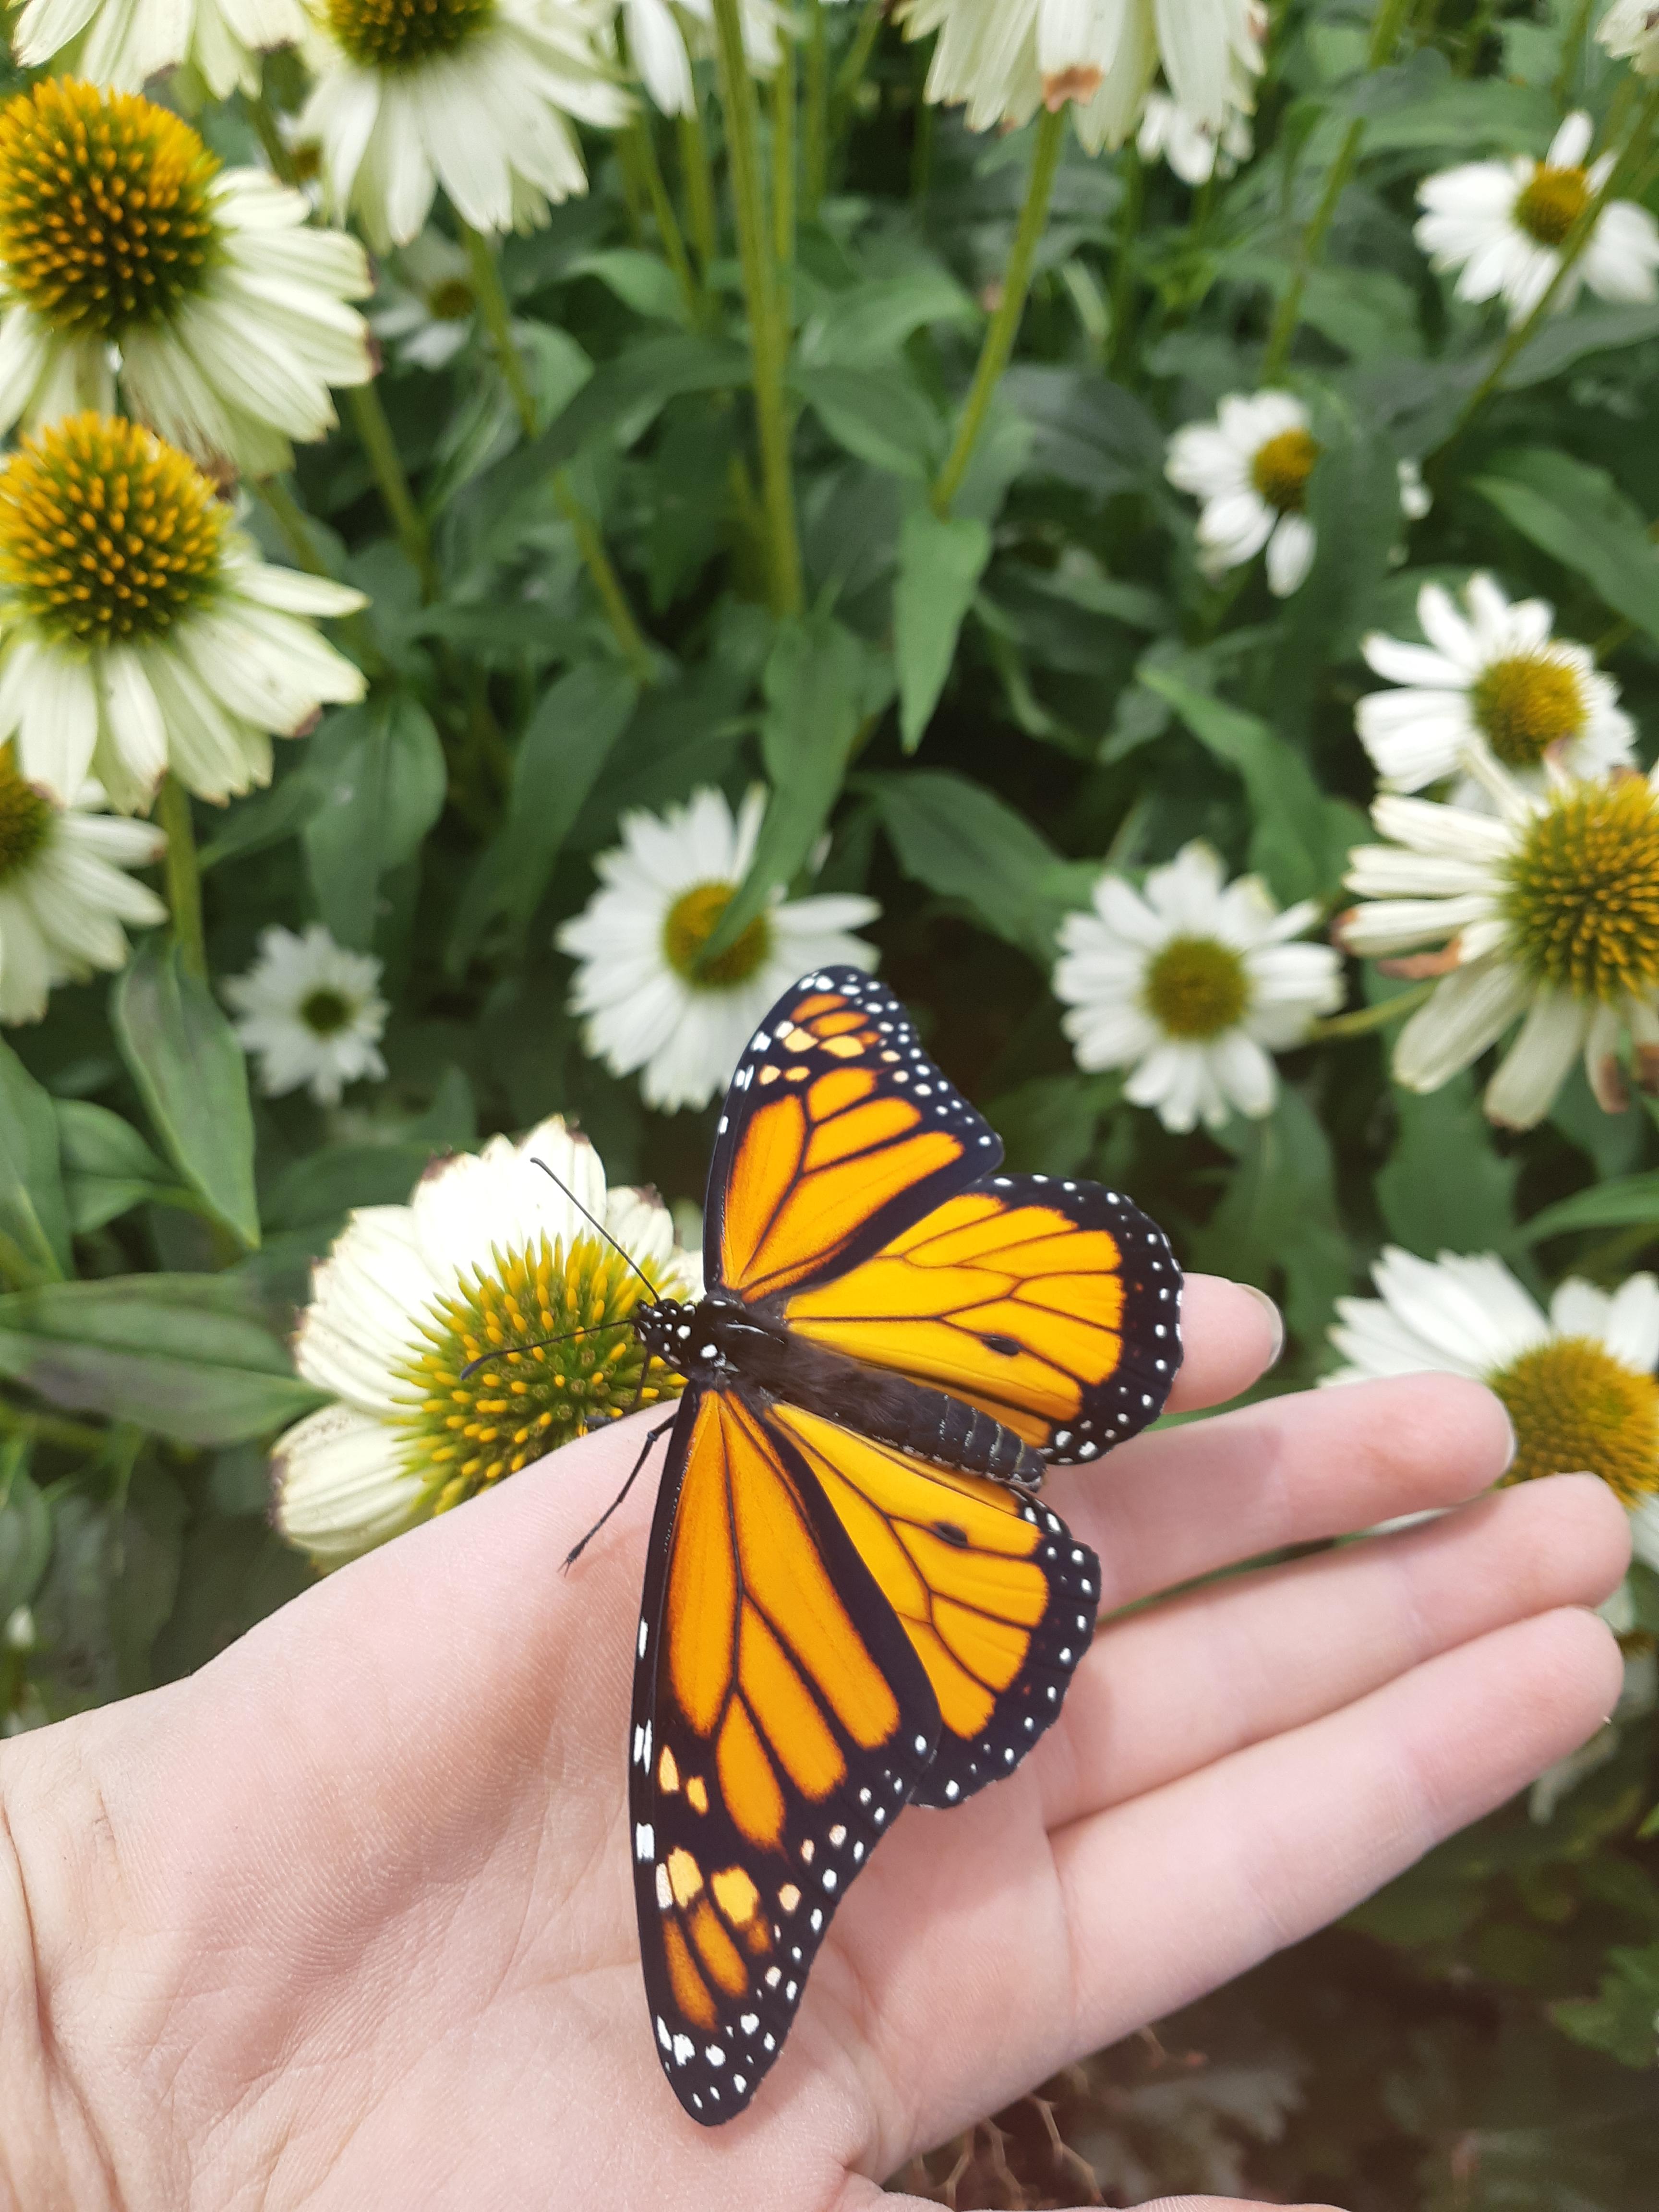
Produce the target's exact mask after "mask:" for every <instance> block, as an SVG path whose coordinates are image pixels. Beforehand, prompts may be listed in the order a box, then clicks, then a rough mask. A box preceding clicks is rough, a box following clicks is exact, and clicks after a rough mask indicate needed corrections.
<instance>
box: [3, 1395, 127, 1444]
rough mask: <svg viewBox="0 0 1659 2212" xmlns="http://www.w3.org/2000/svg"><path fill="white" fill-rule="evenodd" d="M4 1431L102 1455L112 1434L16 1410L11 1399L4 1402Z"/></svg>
mask: <svg viewBox="0 0 1659 2212" xmlns="http://www.w3.org/2000/svg"><path fill="white" fill-rule="evenodd" d="M0 1430H9V1431H10V1432H11V1433H12V1434H13V1435H14V1436H20V1437H37V1438H38V1439H39V1440H40V1443H43V1444H61V1445H63V1447H64V1449H65V1450H67V1451H101V1450H102V1449H103V1448H104V1444H105V1443H106V1440H107V1437H108V1434H109V1431H107V1430H106V1429H94V1428H91V1427H89V1426H88V1425H87V1423H86V1422H84V1421H66V1420H64V1419H63V1418H62V1417H61V1415H59V1414H57V1413H33V1412H32V1411H31V1410H30V1409H29V1408H28V1407H25V1406H14V1405H13V1404H12V1402H11V1401H10V1399H9V1398H0Z"/></svg>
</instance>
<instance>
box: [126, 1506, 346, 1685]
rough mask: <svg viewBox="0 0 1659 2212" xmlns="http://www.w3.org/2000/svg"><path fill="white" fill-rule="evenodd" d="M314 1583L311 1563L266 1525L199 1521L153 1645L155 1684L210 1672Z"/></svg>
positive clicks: (259, 1523) (186, 1539) (251, 1522)
mask: <svg viewBox="0 0 1659 2212" xmlns="http://www.w3.org/2000/svg"><path fill="white" fill-rule="evenodd" d="M315 1580H316V1575H315V1573H314V1572H313V1569H312V1568H311V1566H310V1565H309V1564H308V1563H307V1561H306V1560H305V1559H302V1558H301V1555H300V1554H299V1553H297V1552H295V1550H294V1549H293V1548H292V1547H291V1546H289V1545H288V1544H285V1543H284V1542H283V1540H282V1538H281V1537H280V1536H278V1535H277V1534H276V1533H275V1531H274V1530H272V1529H270V1528H265V1527H264V1525H263V1524H262V1523H261V1522H258V1521H251V1520H238V1521H222V1520H218V1519H209V1520H203V1521H198V1522H197V1523H196V1525H195V1527H194V1528H191V1531H190V1533H189V1534H188V1535H187V1536H186V1537H185V1550H184V1559H183V1561H182V1563H181V1565H180V1570H179V1601H178V1604H177V1606H176V1607H174V1609H173V1614H172V1617H171V1618H170V1619H169V1620H168V1621H167V1625H166V1626H165V1627H164V1628H163V1629H162V1631H161V1634H160V1635H159V1636H158V1637H157V1638H156V1639H155V1650H154V1664H155V1679H156V1680H157V1681H159V1682H170V1681H175V1680H178V1678H179V1676H180V1675H183V1674H194V1672H195V1671H196V1669H197V1668H198V1667H205V1666H206V1664H207V1662H208V1661H209V1660H210V1659H214V1658H216V1657H217V1656H218V1655H219V1653H220V1652H222V1650H224V1649H225V1648H226V1646H227V1645H228V1644H234V1642H235V1641H236V1638H238V1637H239V1636H245V1635H246V1633H247V1632H248V1630H249V1629H250V1628H252V1626H253V1625H254V1623H255V1622H256V1621H258V1620H264V1618H265V1616H266V1615H267V1614H268V1613H275V1612H276V1608H277V1607H279V1606H283V1605H286V1604H287V1603H288V1601H289V1599H290V1598H294V1597H298V1595H300V1593H301V1590H303V1589H308V1588H309V1587H310V1585H311V1584H312V1583H313V1582H314V1581H315Z"/></svg>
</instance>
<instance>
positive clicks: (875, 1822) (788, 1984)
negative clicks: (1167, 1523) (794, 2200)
mask: <svg viewBox="0 0 1659 2212" xmlns="http://www.w3.org/2000/svg"><path fill="white" fill-rule="evenodd" d="M1099 1586H1100V1583H1099V1573H1098V1567H1097V1562H1096V1561H1095V1559H1094V1557H1093V1554H1092V1553H1090V1552H1089V1551H1088V1550H1087V1549H1086V1547H1083V1546H1081V1545H1078V1544H1075V1543H1073V1541H1072V1539H1071V1538H1070V1537H1069V1536H1068V1535H1067V1534H1066V1530H1065V1528H1063V1527H1062V1525H1061V1523H1060V1522H1059V1520H1058V1519H1057V1518H1056V1517H1055V1516H1054V1514H1052V1513H1050V1512H1049V1511H1048V1510H1047V1509H1046V1508H1045V1507H1042V1506H1039V1505H1033V1504H1030V1502H1029V1501H1027V1500H1026V1499H1024V1498H1020V1497H1018V1495H1017V1494H1015V1493H1014V1492H1010V1491H1009V1490H1007V1489H1006V1488H1004V1487H1002V1486H1000V1485H998V1484H996V1483H994V1482H989V1481H987V1480H982V1479H981V1478H979V1477H976V1476H971V1475H959V1474H954V1473H952V1472H951V1471H950V1470H948V1469H945V1468H931V1467H927V1466H925V1465H923V1464H922V1463H921V1462H918V1461H916V1460H914V1459H911V1458H908V1457H907V1456H906V1455H904V1454H903V1453H902V1452H898V1451H895V1450H892V1449H890V1448H889V1447H887V1446H885V1445H881V1444H874V1443H870V1442H869V1441H868V1440H867V1439H866V1438H865V1437H860V1436H858V1435H856V1434H854V1432H853V1431H850V1430H848V1429H844V1428H842V1427H841V1426H839V1425H837V1424H836V1423H835V1422H831V1421H827V1420H824V1419H822V1418H821V1417H819V1416H817V1415H813V1414H808V1413H801V1412H799V1410H798V1409H796V1408H794V1407H789V1406H786V1405H783V1404H781V1403H780V1404H767V1403H763V1401H760V1400H758V1399H756V1398H753V1397H751V1396H750V1395H748V1394H747V1393H745V1392H744V1391H743V1390H742V1389H741V1388H738V1389H735V1390H731V1391H727V1390H702V1389H693V1390H691V1391H690V1392H689V1393H688V1394H687V1395H686V1397H685V1399H684V1400H683V1401H682V1403H681V1408H680V1413H679V1415H678V1420H677V1423H676V1427H675V1432H674V1438H673V1443H672V1444H671V1448H670V1455H669V1463H668V1468H667V1470H666V1471H665V1474H664V1477H663V1483H662V1489H661V1492H660V1494H659V1500H658V1506H657V1516H656V1520H655V1523H654V1525H653V1531H652V1538H651V1558H650V1565H649V1567H648V1569H647V1577H646V1589H645V1599H644V1607H643V1611H642V1613H641V1623H640V1639H639V1646H638V1657H637V1663H636V1668H635V1694H634V1713H633V1749H632V1763H631V1765H630V1769H629V1806H630V1814H631V1826H632V1832H633V1837H634V1853H635V1859H634V1872H635V1899H636V1904H637V1906H638V1912H639V1923H640V1947H641V1960H642V1963H643V1966H644V1974H645V1984H646V1992H647V2000H648V2002H649V2004H650V2008H651V2016H652V2027H653V2034H654V2037H655V2039H656V2044H657V2050H658V2056H659V2058H660V2060H661V2063H662V2067H663V2070H664V2072H665V2075H667V2077H668V2080H669V2081H670V2082H671V2085H672V2087H673V2088H674V2091H675V2093H676V2094H677V2095H678V2098H679V2099H680V2101H681V2103H682V2104H683V2105H684V2106H685V2108H686V2110H687V2111H688V2112H690V2114H691V2116H692V2118H695V2119H697V2120H700V2121H702V2123H703V2124H705V2125H710V2126H712V2125H715V2124H719V2123H720V2122H721V2121H723V2120H727V2119H730V2118H732V2117H733V2116H734V2114H736V2113H737V2112H740V2111H741V2110H742V2109H743V2107H744V2106H745V2105H746V2104H747V2103H748V2102H749V2100H750V2098H751V2097H752V2096H753V2094H754V2093H755V2090H756V2087H757V2085H758V2083H759V2082H760V2081H761V2079H762V2078H763V2075H765V2073H766V2072H767V2071H768V2069H769V2068H770V2067H771V2065H772V2064H773V2063H774V2062H775V2058H776V2057H777V2053H778V2051H779V2050H780V2048H781V2045H782V2043H783V2040H784V2038H785V2036H786V2035H787V2033H788V2030H789V2027H790V2024H791V2022H792V2021H793V2017H794V2014H795V2010H796V2008H797V2005H798V2003H799V1996H800V1991H801V1988H802V1985H803V1984H804V1982H805V1977H806V1973H807V1970H808V1969H809V1967H810V1966H811V1962H812V1960H813V1957H814V1956H815V1954H816V1953H817V1949H818V1947H819V1945H820V1944H821V1943H822V1942H823V1937H824V1935H825V1933H826V1931H827V1929H828V1928H829V1923H830V1921H831V1920H832V1919H833V1917H834V1916H835V1913H836V1908H837V1907H838V1905H840V1903H841V1900H842V1898H843V1897H844V1896H845V1895H846V1893H847V1890H848V1887H849V1886H850V1884H851V1883H852V1881H854V1879H855V1878H856V1876H857V1875H858V1874H859V1872H860V1870H861V1869H862V1867H863V1866H864V1865H865V1863H866V1862H867V1860H868V1857H869V1854H870V1852H871V1850H872V1849H873V1848H874V1846H875V1844H877V1843H878V1841H879V1840H880V1838H881V1837H882V1835H883V1834H884V1832H885V1831H886V1830H887V1828H888V1827H889V1826H890V1825H891V1822H892V1820H893V1817H894V1815H895V1814H896V1813H897V1811H898V1810H899V1808H900V1807H901V1806H902V1805H903V1804H904V1803H905V1802H906V1801H907V1799H908V1798H910V1797H912V1796H916V1797H918V1798H919V1799H921V1802H930V1803H939V1804H952V1803H956V1802H959V1801H960V1799H961V1798H963V1797H964V1796H969V1795H970V1794H971V1792H972V1791H973V1790H976V1789H978V1788H980V1787H981V1785H982V1784H984V1783H986V1782H987V1781H990V1780H993V1779H994V1778H996V1776H997V1775H999V1774H1001V1773H1004V1772H1006V1771H1009V1770H1010V1769H1011V1768H1012V1766H1013V1765H1015V1764H1016V1763H1017V1761H1018V1758H1019V1757H1020V1756H1022V1755H1023V1753H1024V1751H1025V1750H1027V1749H1028V1748H1029V1747H1030V1744H1031V1743H1032V1742H1034V1741H1036V1737H1037V1735H1040V1734H1041V1733H1042V1729H1044V1728H1046V1727H1047V1726H1048V1723H1050V1722H1051V1721H1052V1720H1053V1719H1054V1717H1055V1715H1056V1714H1057V1712H1058V1711H1059V1709H1060V1699H1061V1697H1062V1696H1063V1694H1064V1687H1065V1680H1066V1675H1067V1674H1069V1673H1070V1670H1071V1668H1073V1666H1074V1665H1075V1664H1076V1662H1077V1660H1078V1659H1079V1657H1080V1656H1081V1655H1082V1652H1083V1651H1084V1650H1085V1649H1086V1647H1087V1643H1088V1636H1089V1632H1090V1630H1091V1627H1092V1625H1093V1620H1094V1611H1095V1604H1096V1601H1097V1592H1098V1589H1099Z"/></svg>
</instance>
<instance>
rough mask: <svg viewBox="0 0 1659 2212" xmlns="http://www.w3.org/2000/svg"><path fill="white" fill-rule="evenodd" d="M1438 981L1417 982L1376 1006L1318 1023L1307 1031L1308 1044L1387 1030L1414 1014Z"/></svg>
mask: <svg viewBox="0 0 1659 2212" xmlns="http://www.w3.org/2000/svg"><path fill="white" fill-rule="evenodd" d="M1437 981H1439V978H1438V977H1434V978H1432V979H1431V981H1428V982H1426V983H1414V984H1413V986H1412V987H1411V989H1410V990H1409V991H1396V992H1395V994H1394V996H1393V998H1391V999H1379V1000H1377V1002H1376V1005H1375V1006H1360V1007H1358V1009H1357V1010H1356V1011H1355V1012H1353V1013H1352V1014H1335V1015H1333V1016H1332V1018H1331V1019H1330V1020H1329V1021H1326V1022H1315V1023H1314V1024H1313V1025H1312V1027H1311V1028H1310V1030H1309V1031H1308V1042H1310V1044H1328V1043H1331V1042H1334V1041H1335V1040H1336V1039H1337V1038H1339V1037H1357V1036H1370V1033H1371V1031H1372V1030H1385V1029H1387V1028H1388V1026H1389V1024H1390V1023H1391V1022H1397V1021H1401V1020H1402V1019H1403V1018H1405V1016H1406V1015H1407V1014H1410V1013H1414V1012H1416V1010H1417V1009H1418V1007H1419V1006H1421V1005H1422V1004H1423V1002H1424V1000H1425V999H1426V998H1427V997H1428V995H1429V994H1430V992H1431V991H1432V990H1433V989H1434V987H1435V984H1436V983H1437Z"/></svg>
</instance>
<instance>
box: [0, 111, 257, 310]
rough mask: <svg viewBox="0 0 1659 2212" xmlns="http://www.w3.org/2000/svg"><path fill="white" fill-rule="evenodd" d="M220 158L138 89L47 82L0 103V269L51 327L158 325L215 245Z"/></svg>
mask: <svg viewBox="0 0 1659 2212" xmlns="http://www.w3.org/2000/svg"><path fill="white" fill-rule="evenodd" d="M218 168H219V163H218V161H217V160H216V157H215V156H214V155H211V154H210V153H209V151H208V149H207V148H206V147H205V146H204V144H203V143H202V141H201V140H200V138H198V137H197V135H196V133H195V131H192V130H191V128H190V126H189V125H188V124H186V123H181V122H180V121H179V118H178V117H177V116H176V115H169V114H168V112H167V110H166V108H164V107H157V106H155V103H154V102H153V101H152V100H144V99H142V98H140V97H139V95H138V94H136V93H127V92H107V91H104V90H101V89H100V88H98V87H96V86H94V85H89V84H79V83H77V82H75V80H74V79H73V78H69V77H48V78H46V80H45V81H44V82H41V83H40V84H37V85H36V86H35V87H34V88H33V91H32V92H21V93H19V94H17V96H16V97H15V99H13V100H8V101H7V103H6V105H5V106H4V107H3V108H0V263H3V264H4V271H5V280H6V283H7V285H8V286H9V289H10V290H11V291H12V292H13V293H14V294H15V296H16V297H17V298H19V299H21V300H22V301H25V302H27V305H28V306H29V307H32V308H33V310H34V312H35V313H36V314H38V315H39V316H40V318H41V319H42V320H43V321H45V322H46V323H49V324H50V325H52V328H53V329H54V330H57V331H65V332H67V333H69V334H70V335H72V336H74V337H111V336H115V335H118V334H119V332H121V331H124V330H128V329H131V327H132V326H133V325H142V324H149V323H161V322H165V321H166V320H167V318H168V317H169V316H170V315H172V314H173V313H175V312H176V310H177V308H178V307H179V303H180V302H181V301H183V300H185V299H186V298H187V297H188V296H189V295H190V294H191V293H192V292H197V291H199V290H200V289H201V287H202V285H203V283H204V280H205V279H206V276H207V274H208V271H209V269H210V266H211V264H212V261H213V258H214V253H215V250H216V246H217V241H218V225H217V224H216V222H215V221H214V216H213V209H212V197H211V191H210V187H211V185H212V183H213V179H214V178H215V176H216V174H217V173H218Z"/></svg>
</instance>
